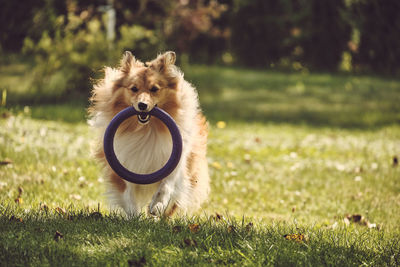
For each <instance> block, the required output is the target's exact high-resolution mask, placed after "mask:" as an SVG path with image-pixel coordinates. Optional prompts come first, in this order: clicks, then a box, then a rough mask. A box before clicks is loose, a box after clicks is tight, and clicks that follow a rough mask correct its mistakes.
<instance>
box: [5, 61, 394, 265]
mask: <svg viewBox="0 0 400 267" xmlns="http://www.w3.org/2000/svg"><path fill="white" fill-rule="evenodd" d="M187 77H188V79H189V80H191V81H192V82H194V83H195V84H196V85H197V86H198V88H199V91H200V95H201V100H202V107H203V109H204V111H205V113H206V115H207V116H208V119H209V121H210V135H209V141H208V161H209V167H210V175H211V187H212V192H211V195H210V198H209V201H208V202H207V203H206V204H205V205H204V206H203V208H202V209H201V210H200V211H199V212H198V213H197V216H196V217H177V218H174V219H171V220H168V221H166V220H163V219H162V220H153V219H151V218H148V217H146V216H143V217H139V218H131V219H129V220H128V219H127V218H126V217H125V216H123V215H121V214H120V213H119V211H117V213H114V212H113V211H112V210H111V209H110V207H109V204H108V202H107V199H106V197H105V195H104V192H105V187H106V181H104V179H103V177H101V166H99V165H98V164H97V163H96V162H95V160H94V159H93V157H92V156H91V142H92V140H93V136H92V135H93V132H92V131H91V130H90V129H89V127H88V125H87V124H86V122H85V116H86V115H85V112H86V111H85V107H86V105H87V104H86V102H83V101H82V100H76V101H70V102H68V103H66V104H42V105H34V106H31V107H25V106H24V105H21V106H17V105H15V106H7V109H5V108H2V109H1V110H0V114H1V117H0V144H1V145H0V162H1V164H0V262H13V263H15V264H16V265H26V264H27V263H30V264H33V265H35V264H36V265H43V263H46V264H48V265H57V263H59V262H60V259H63V261H65V264H68V265H70V263H71V262H73V263H76V264H77V265H88V264H89V263H90V264H97V265H100V264H102V265H104V263H107V264H109V265H126V264H128V265H135V264H136V265H143V264H149V265H163V266H168V265H182V264H183V263H185V264H196V263H197V264H203V265H206V264H210V265H214V264H225V265H239V264H240V265H263V266H264V265H276V264H277V263H278V264H281V265H283V266H288V265H335V266H342V265H370V266H377V265H378V266H379V265H391V266H397V265H398V263H399V262H400V246H399V241H398V240H400V232H399V231H400V229H399V225H398V222H399V221H400V208H399V207H400V184H399V183H398V177H399V175H400V166H398V157H399V147H400V126H399V124H398V122H399V119H400V106H399V105H398V103H399V102H400V101H399V97H400V96H399V95H400V94H399V90H400V89H399V88H400V82H398V81H395V80H385V79H381V78H374V77H352V76H333V75H329V74H309V75H303V74H299V73H291V74H289V73H275V72H263V71H250V70H242V69H230V68H220V67H210V68H205V67H201V66H195V67H192V68H191V69H190V70H189V71H188V75H187ZM382 88H383V89H382ZM395 159H397V164H396V160H395ZM355 218H359V219H358V220H356V219H355ZM193 224H196V226H197V227H198V229H197V228H196V229H197V230H196V231H192V230H191V228H190V226H191V225H193ZM287 234H301V235H304V236H305V240H304V241H293V240H287V239H286V238H285V237H284V236H285V235H287ZM22 254H23V255H24V257H22V256H21V255H22ZM43 255H44V256H43ZM107 264H106V265H107Z"/></svg>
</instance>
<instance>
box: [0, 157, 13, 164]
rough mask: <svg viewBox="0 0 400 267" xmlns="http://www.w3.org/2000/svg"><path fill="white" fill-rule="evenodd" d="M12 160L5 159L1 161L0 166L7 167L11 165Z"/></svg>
mask: <svg viewBox="0 0 400 267" xmlns="http://www.w3.org/2000/svg"><path fill="white" fill-rule="evenodd" d="M12 163H13V162H12V160H11V159H9V158H5V159H3V160H1V161H0V165H8V164H12Z"/></svg>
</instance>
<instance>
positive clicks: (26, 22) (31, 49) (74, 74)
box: [0, 0, 400, 92]
mask: <svg viewBox="0 0 400 267" xmlns="http://www.w3.org/2000/svg"><path fill="white" fill-rule="evenodd" d="M110 4H112V6H113V8H114V10H115V12H116V24H115V38H114V39H113V40H111V41H110V39H108V37H107V36H106V30H107V12H106V10H107V5H110ZM0 6H1V9H0V32H1V36H0V52H1V54H2V56H1V57H0V58H1V60H2V61H4V60H5V58H7V56H8V55H9V54H19V55H21V54H22V55H23V57H26V58H27V59H30V60H31V62H33V67H32V71H33V73H34V74H35V75H34V76H35V80H34V81H33V83H32V86H33V88H40V90H45V89H43V88H45V87H46V86H48V85H51V86H52V87H55V86H56V87H57V88H60V91H61V92H71V91H74V92H87V91H88V87H89V86H90V83H88V81H87V77H93V76H94V73H96V72H97V71H98V70H99V69H101V67H102V66H104V65H105V64H112V65H115V64H116V62H118V58H119V57H120V55H121V54H122V52H123V51H124V50H131V51H133V53H134V54H135V55H137V56H138V57H139V58H141V59H143V60H148V59H151V58H153V57H154V56H155V55H156V54H157V53H158V52H161V51H165V50H174V51H176V52H177V54H178V55H179V57H178V59H179V60H180V62H179V63H180V64H181V65H184V64H187V63H197V64H199V63H200V64H203V63H204V64H228V65H232V64H234V65H236V66H245V67H257V68H278V69H286V70H294V71H302V70H305V71H347V72H358V73H360V72H368V73H371V72H373V73H379V74H385V75H398V74H399V73H400V38H399V32H400V16H398V14H400V2H399V1H398V0H384V1H378V0H282V1H274V0H220V1H216V0H179V1H158V0H132V1H124V0H114V1H110V0H108V1H107V0H95V1H89V0H60V1H56V0H32V1H24V2H23V1H7V0H0ZM37 90H39V89H37Z"/></svg>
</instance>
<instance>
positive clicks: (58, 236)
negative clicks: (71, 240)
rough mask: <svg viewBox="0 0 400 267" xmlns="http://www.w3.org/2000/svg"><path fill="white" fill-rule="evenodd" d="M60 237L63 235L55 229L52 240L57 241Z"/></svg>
mask: <svg viewBox="0 0 400 267" xmlns="http://www.w3.org/2000/svg"><path fill="white" fill-rule="evenodd" d="M61 238H64V235H63V234H62V233H60V232H59V231H56V233H55V234H54V240H55V241H58V240H60V239H61Z"/></svg>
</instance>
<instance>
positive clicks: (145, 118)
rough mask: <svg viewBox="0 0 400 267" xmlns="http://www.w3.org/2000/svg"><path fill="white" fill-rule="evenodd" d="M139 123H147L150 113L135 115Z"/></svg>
mask: <svg viewBox="0 0 400 267" xmlns="http://www.w3.org/2000/svg"><path fill="white" fill-rule="evenodd" d="M137 117H138V121H139V123H141V124H143V125H145V124H147V123H149V121H150V118H151V115H150V114H139V115H137Z"/></svg>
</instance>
